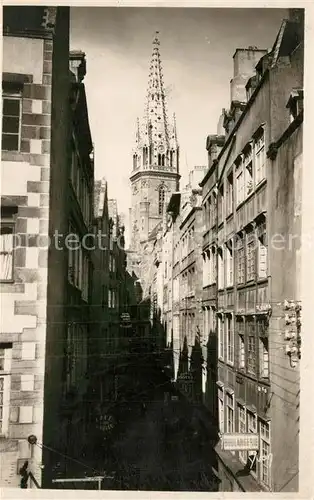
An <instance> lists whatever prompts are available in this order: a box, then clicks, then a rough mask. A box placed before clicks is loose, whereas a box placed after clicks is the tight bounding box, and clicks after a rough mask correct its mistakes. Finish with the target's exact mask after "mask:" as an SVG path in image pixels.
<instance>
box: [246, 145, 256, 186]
mask: <svg viewBox="0 0 314 500" xmlns="http://www.w3.org/2000/svg"><path fill="white" fill-rule="evenodd" d="M252 165H253V164H252V148H251V147H249V149H248V151H247V152H246V153H245V155H244V174H245V196H249V194H251V193H252V191H253V187H254V185H253V166H252Z"/></svg>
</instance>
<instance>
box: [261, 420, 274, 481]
mask: <svg viewBox="0 0 314 500" xmlns="http://www.w3.org/2000/svg"><path fill="white" fill-rule="evenodd" d="M258 424H259V425H258V427H259V429H258V430H259V441H260V443H259V444H260V446H259V449H260V453H259V459H260V462H259V480H260V481H261V483H262V484H264V485H265V486H267V487H268V488H269V487H270V485H271V465H269V462H268V463H267V465H265V460H263V457H264V456H267V455H268V456H269V455H270V454H271V425H270V422H267V421H264V420H263V419H261V418H260V419H259V422H258ZM262 426H264V427H265V428H268V437H267V435H266V433H264V432H262ZM263 443H265V444H266V445H267V446H268V453H265V454H264V453H263ZM265 468H267V475H268V480H267V481H265V480H264V471H265Z"/></svg>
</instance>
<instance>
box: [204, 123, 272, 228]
mask: <svg viewBox="0 0 314 500" xmlns="http://www.w3.org/2000/svg"><path fill="white" fill-rule="evenodd" d="M265 167H266V150H265V134H264V130H263V131H262V132H261V133H260V135H259V136H258V137H257V138H256V139H254V140H253V139H252V141H251V142H250V143H249V144H248V145H247V146H246V147H245V148H244V149H243V152H242V154H241V155H239V157H238V158H237V159H236V161H235V162H234V169H233V170H232V172H230V173H229V174H228V175H227V176H226V178H225V180H224V181H222V182H221V184H220V186H219V189H218V197H217V195H216V193H212V194H211V195H210V196H209V198H208V199H207V200H206V201H205V202H204V205H203V216H204V224H205V227H208V228H211V227H213V226H214V225H215V224H216V216H217V213H218V223H220V222H222V220H223V218H224V217H228V216H229V215H231V214H232V212H233V211H234V201H235V204H236V206H238V205H240V204H241V203H242V202H243V201H244V200H245V199H246V198H247V197H248V196H250V194H251V193H253V191H254V188H255V187H257V186H258V185H259V184H260V183H261V182H262V181H263V180H264V179H265V176H266V169H265ZM234 181H235V182H234ZM234 184H235V186H234ZM234 188H235V197H234ZM234 198H235V200H234Z"/></svg>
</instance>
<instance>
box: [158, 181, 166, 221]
mask: <svg viewBox="0 0 314 500" xmlns="http://www.w3.org/2000/svg"><path fill="white" fill-rule="evenodd" d="M164 203H165V188H164V186H160V188H159V203H158V213H159V215H162V213H163V210H164Z"/></svg>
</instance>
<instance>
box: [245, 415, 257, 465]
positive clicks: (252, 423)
mask: <svg viewBox="0 0 314 500" xmlns="http://www.w3.org/2000/svg"><path fill="white" fill-rule="evenodd" d="M246 418H247V431H248V432H252V433H253V434H256V433H257V418H256V414H255V413H251V412H250V411H248V412H247V415H246ZM255 456H256V450H252V451H249V452H248V459H249V460H248V462H249V465H250V468H251V469H250V470H251V472H253V473H256V458H255Z"/></svg>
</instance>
